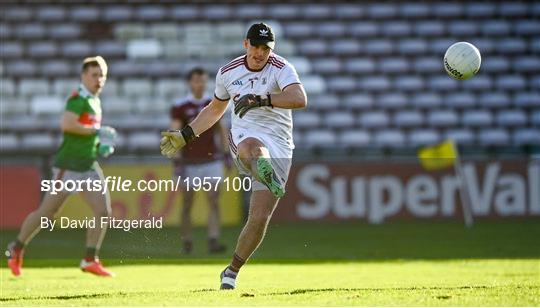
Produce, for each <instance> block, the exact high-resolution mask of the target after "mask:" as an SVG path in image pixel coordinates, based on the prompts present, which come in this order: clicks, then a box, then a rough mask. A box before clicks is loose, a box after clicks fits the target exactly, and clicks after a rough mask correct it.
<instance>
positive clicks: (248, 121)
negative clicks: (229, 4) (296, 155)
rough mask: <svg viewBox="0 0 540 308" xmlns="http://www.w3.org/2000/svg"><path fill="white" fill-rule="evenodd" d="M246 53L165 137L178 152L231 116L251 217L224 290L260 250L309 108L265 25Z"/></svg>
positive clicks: (255, 29)
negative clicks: (248, 183) (298, 118)
mask: <svg viewBox="0 0 540 308" xmlns="http://www.w3.org/2000/svg"><path fill="white" fill-rule="evenodd" d="M243 44H244V48H245V49H246V54H245V55H243V56H240V57H238V58H236V59H234V60H233V61H231V62H229V63H228V64H226V65H225V66H223V67H221V68H220V70H219V72H218V74H217V76H216V89H215V92H214V98H213V99H212V102H211V103H210V104H209V105H208V106H207V107H206V108H204V109H203V110H202V111H201V112H200V113H199V115H198V116H197V117H196V118H195V120H193V121H192V122H190V123H189V125H187V126H185V127H184V128H183V129H182V130H178V131H168V132H163V133H162V136H163V138H162V140H161V152H162V154H163V155H166V156H169V157H172V156H173V155H175V153H176V152H177V151H178V150H179V149H180V148H182V147H183V146H185V145H186V143H189V142H190V141H192V140H193V139H195V138H197V136H199V135H200V134H201V133H202V132H204V131H206V130H207V129H208V128H210V127H211V126H212V125H214V123H216V122H217V121H218V120H219V119H220V118H221V117H222V115H223V114H224V113H225V110H226V108H227V104H228V102H231V101H232V102H233V103H234V112H232V113H231V123H232V128H231V131H230V135H229V139H230V149H231V153H232V156H233V159H234V161H235V163H236V165H237V167H238V169H239V171H240V172H241V173H245V174H248V175H251V176H252V179H253V185H252V194H251V200H250V207H249V215H248V220H247V222H246V225H245V226H244V229H243V230H242V232H241V233H240V236H239V238H238V242H237V246H236V250H235V253H234V255H233V258H232V261H231V263H230V265H229V266H227V268H225V270H223V272H222V273H221V277H220V278H221V289H234V288H235V287H236V278H237V275H238V272H239V270H240V268H241V267H242V266H243V265H244V263H245V262H246V261H247V260H248V259H249V257H250V256H251V255H252V254H253V252H254V251H255V250H256V249H257V247H258V246H259V244H260V243H261V241H262V239H263V238H264V234H265V232H266V228H267V225H268V222H269V221H270V218H271V216H272V213H273V211H274V209H275V207H276V205H277V203H278V200H279V198H281V197H282V196H283V195H284V194H285V183H286V182H287V177H288V175H289V170H290V166H291V159H292V152H293V149H294V142H293V138H292V128H293V124H292V109H298V108H304V107H306V105H307V98H306V94H305V91H304V88H303V86H302V84H301V83H300V79H299V77H298V74H297V73H296V70H295V69H294V67H293V66H292V65H291V64H290V63H289V62H288V61H287V60H285V59H284V58H283V57H281V56H279V55H277V54H275V53H273V49H274V45H275V38H274V33H273V31H272V29H271V28H270V27H269V26H268V25H266V24H264V23H259V24H254V25H252V26H251V27H250V28H249V30H248V32H247V36H246V39H245V40H244V41H243Z"/></svg>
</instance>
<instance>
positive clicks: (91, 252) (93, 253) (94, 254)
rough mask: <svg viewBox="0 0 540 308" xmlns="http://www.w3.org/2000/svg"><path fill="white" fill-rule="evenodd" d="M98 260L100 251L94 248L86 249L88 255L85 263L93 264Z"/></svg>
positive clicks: (85, 257)
mask: <svg viewBox="0 0 540 308" xmlns="http://www.w3.org/2000/svg"><path fill="white" fill-rule="evenodd" d="M97 258H98V250H97V248H94V247H86V255H85V256H84V261H86V262H92V261H95V260H96V259H97Z"/></svg>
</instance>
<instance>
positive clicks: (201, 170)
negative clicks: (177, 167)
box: [175, 159, 224, 187]
mask: <svg viewBox="0 0 540 308" xmlns="http://www.w3.org/2000/svg"><path fill="white" fill-rule="evenodd" d="M223 168H224V164H223V161H222V160H220V159H218V160H215V161H212V162H208V163H201V164H186V165H184V166H182V174H175V177H178V176H181V177H182V178H181V179H180V181H181V182H182V183H184V185H185V184H186V183H185V182H184V179H187V178H189V181H190V187H194V184H193V180H194V179H195V178H198V179H197V180H196V181H198V182H199V183H200V181H203V180H204V178H206V182H209V183H212V187H213V186H214V185H216V184H217V183H218V182H219V181H223V177H224V172H223Z"/></svg>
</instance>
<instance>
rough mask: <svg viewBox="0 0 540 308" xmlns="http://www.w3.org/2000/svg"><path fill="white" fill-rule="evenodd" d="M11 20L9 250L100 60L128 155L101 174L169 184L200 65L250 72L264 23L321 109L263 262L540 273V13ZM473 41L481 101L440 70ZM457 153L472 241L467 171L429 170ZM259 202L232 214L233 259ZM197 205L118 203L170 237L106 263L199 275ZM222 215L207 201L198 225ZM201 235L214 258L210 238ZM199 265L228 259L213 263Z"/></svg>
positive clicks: (99, 15)
mask: <svg viewBox="0 0 540 308" xmlns="http://www.w3.org/2000/svg"><path fill="white" fill-rule="evenodd" d="M0 11H1V12H2V13H1V16H2V20H1V22H0V39H1V45H0V54H1V62H0V72H1V76H2V77H1V87H0V89H1V93H0V94H1V114H0V116H1V117H0V120H1V125H0V145H1V150H0V155H1V160H2V168H1V184H0V186H1V187H0V194H1V196H0V197H1V199H0V201H1V218H0V221H1V225H0V227H1V228H2V236H1V238H2V247H3V246H4V245H5V243H6V241H7V240H11V238H12V236H13V235H14V230H15V229H16V228H18V226H19V225H20V222H21V221H22V219H24V217H25V215H26V214H27V213H29V212H30V211H31V210H32V209H34V208H35V207H36V206H38V203H39V200H40V192H39V181H40V179H41V178H48V177H49V176H50V164H51V162H52V154H53V153H54V151H55V149H56V147H57V146H58V145H59V143H60V142H61V134H60V131H59V120H60V115H61V112H62V110H63V107H64V103H65V98H66V97H67V96H68V95H69V94H70V93H71V92H72V91H73V90H74V89H76V87H77V85H78V76H79V73H80V62H81V60H82V59H83V58H84V57H86V56H90V55H101V56H103V57H104V58H105V59H106V60H107V62H108V64H109V73H108V81H107V84H106V85H105V89H104V91H103V93H102V95H101V98H102V107H103V111H104V124H107V125H111V126H113V127H115V128H116V129H117V130H118V132H119V135H120V138H119V140H118V143H117V152H116V153H115V154H114V155H113V156H112V157H111V158H109V159H108V160H104V161H102V164H103V166H104V167H105V172H106V173H109V174H111V175H116V176H123V177H125V178H133V179H141V178H146V179H150V178H166V179H168V178H170V175H171V171H172V170H171V166H170V163H169V162H168V161H167V160H166V159H165V158H163V157H161V156H160V155H159V138H160V137H159V131H160V130H162V129H164V128H167V127H168V124H169V116H168V109H169V107H170V106H171V104H172V103H173V102H174V101H175V99H177V98H179V97H181V96H183V95H185V94H186V91H187V89H186V86H185V83H184V75H185V73H186V72H187V71H188V70H189V69H190V68H192V67H194V66H199V65H200V66H203V67H205V68H206V69H208V70H209V71H210V75H211V76H214V74H215V72H216V71H217V69H218V68H219V67H220V66H221V65H223V64H224V63H226V62H227V61H228V60H230V59H231V58H233V57H235V56H237V55H239V54H241V53H242V52H243V49H242V46H241V40H242V39H243V37H244V35H245V31H246V29H247V26H248V25H249V24H250V23H252V22H254V21H261V20H262V21H265V22H268V23H269V24H270V25H272V26H273V28H274V30H275V31H276V33H277V44H276V46H277V47H276V52H277V53H278V54H280V55H282V56H284V57H286V58H287V59H289V60H290V62H292V63H293V64H294V65H295V67H296V69H297V71H298V73H299V75H300V78H301V80H302V82H303V84H304V86H305V88H306V91H307V93H308V108H307V109H305V110H298V111H295V112H294V113H293V114H294V138H295V143H296V150H295V157H294V162H293V169H292V171H291V178H290V180H289V183H288V187H287V190H288V191H289V194H288V195H287V196H286V197H285V198H284V199H283V200H282V201H281V203H280V206H279V208H278V210H277V212H276V215H275V217H274V218H273V223H272V228H271V230H270V234H269V237H268V239H267V242H265V243H264V244H263V246H262V247H261V250H260V251H259V252H257V254H256V255H255V259H260V260H266V259H270V260H272V259H280V258H284V259H295V260H300V259H313V258H314V259H319V261H321V260H323V262H325V261H324V260H331V259H332V260H335V259H345V260H351V259H360V260H362V259H370V260H372V259H402V258H405V259H408V258H425V259H467V258H471V259H476V258H488V259H490V258H495V259H497V258H507V259H508V258H509V259H512V258H533V259H538V257H539V256H540V252H539V251H538V249H535V248H534V247H537V248H538V247H540V245H539V243H538V238H537V236H535V235H534V234H538V231H539V230H538V219H539V216H540V197H539V194H540V189H539V188H540V167H539V163H538V153H539V149H540V58H539V57H538V54H539V53H540V21H539V17H540V4H539V3H536V2H533V1H475V2H470V1H417V2H415V1H382V2H380V1H359V2H349V1H333V2H304V1H272V2H265V1H234V2H228V3H225V2H199V1H190V2H186V1H183V2H175V1H162V2H159V3H157V2H155V1H125V2H124V1H2V3H1V4H0ZM456 41H468V42H471V43H473V44H474V45H476V46H477V47H478V49H479V50H480V52H481V54H482V56H483V59H482V67H481V69H480V72H479V73H478V75H477V76H475V77H473V78H472V79H470V80H467V81H456V80H453V79H451V78H450V77H449V76H448V75H446V73H445V72H444V69H443V66H442V58H443V55H444V52H445V50H446V49H447V48H448V47H449V46H450V45H451V44H452V43H454V42H456ZM210 79H212V77H211V78H210ZM212 91H213V81H211V82H210V84H209V85H208V92H209V94H210V95H211V93H212ZM224 119H226V120H227V119H228V116H227V115H226V116H225V117H224ZM446 139H452V140H455V142H456V143H457V144H458V145H459V149H460V154H461V157H462V160H463V163H464V170H465V174H466V184H467V187H468V188H469V189H471V198H473V203H472V206H473V213H474V216H475V220H476V221H477V225H476V226H475V227H473V228H472V229H471V230H467V229H466V228H465V227H464V226H463V221H462V220H463V218H462V213H461V206H460V201H459V197H458V195H457V192H456V185H457V184H456V179H455V177H454V170H453V169H452V168H450V169H445V170H442V171H436V172H427V171H425V170H423V169H422V168H421V167H420V165H419V164H418V161H417V157H416V151H417V149H418V148H419V147H421V146H425V145H433V144H436V143H438V142H441V141H443V140H446ZM231 175H235V173H234V172H233V173H232V174H231ZM172 198H176V199H172ZM244 198H245V196H242V195H241V194H239V193H230V194H226V195H224V196H223V202H222V204H221V206H222V212H223V213H224V214H223V217H222V218H223V223H224V225H226V226H227V227H226V228H225V229H224V238H225V240H226V241H227V243H228V244H229V246H233V245H234V240H235V238H236V235H237V234H238V231H239V228H240V226H241V223H242V219H243V216H244V215H243V209H245V202H244ZM180 200H181V198H179V196H178V195H176V196H172V195H170V194H166V193H152V194H145V193H124V194H113V211H114V214H115V215H116V216H118V217H129V218H139V217H148V216H149V215H156V216H159V215H163V216H165V217H166V220H165V221H166V225H167V226H168V227H169V228H167V229H166V230H163V231H148V232H147V233H144V232H143V233H144V234H137V233H136V232H135V233H130V234H127V233H125V232H122V231H120V232H109V234H108V235H107V238H106V240H105V243H104V248H103V254H104V256H105V257H107V256H109V257H114V258H117V259H122V258H123V259H126V258H127V259H129V258H141V259H145V260H146V259H149V258H150V257H152V258H156V257H157V258H159V257H164V258H181V256H179V254H178V251H179V247H180V242H179V235H178V234H179V230H178V221H179V219H178V215H179V214H178V212H179V207H180ZM68 203H69V204H68V205H67V206H66V207H65V209H64V212H63V213H65V214H69V215H72V216H73V217H84V216H85V215H88V213H89V212H86V207H85V206H82V205H81V204H82V203H81V201H80V200H79V199H77V198H72V199H71V200H70V201H69V202H68ZM205 211H206V207H205V205H204V202H203V201H201V200H199V201H198V203H197V206H196V210H195V213H194V218H195V220H196V223H197V224H198V225H201V226H202V225H204V224H205V218H206V214H205V213H206V212H205ZM300 221H302V222H303V223H299V222H300ZM306 221H307V222H306ZM380 223H384V224H383V225H382V226H370V224H380ZM197 234H198V235H197V236H198V237H199V238H200V239H201V240H202V239H203V238H204V231H203V230H202V229H201V230H198V233H197ZM82 238H83V234H82V233H76V234H75V235H73V233H68V232H52V233H50V234H49V233H48V232H47V234H40V235H39V236H38V238H37V239H36V241H34V242H35V243H34V242H33V243H32V244H31V246H32V245H35V247H36V249H33V250H30V251H29V252H28V256H29V257H30V258H32V257H35V258H42V257H43V258H49V259H55V258H68V257H74V258H77V257H78V256H79V253H80V251H82V247H80V248H78V249H74V248H73V247H76V246H75V245H77V244H71V243H72V242H75V239H78V240H79V242H80V241H81V240H82ZM336 238H339V239H340V240H339V241H335V239H336ZM60 240H61V241H62V243H60V242H59V241H60ZM40 241H41V244H40ZM447 241H448V242H447ZM141 242H142V243H144V244H141ZM81 243H82V242H81ZM308 243H309V244H308ZM351 243H359V245H358V246H356V245H352V244H351ZM289 245H290V246H289ZM79 246H80V245H79ZM296 246H298V247H300V248H298V247H296ZM50 247H54V248H55V250H51V249H50ZM289 247H296V248H291V249H289ZM59 255H61V256H59ZM227 256H228V255H224V256H218V258H224V257H227ZM195 257H204V258H211V256H208V255H206V253H205V252H203V250H197V251H196V253H195ZM120 263H122V262H120ZM33 264H34V266H40V263H39V262H37V263H33ZM30 266H32V265H30ZM533 266H534V265H533ZM530 269H531V268H530V267H529V268H528V270H529V271H530ZM537 270H538V269H537V268H536V271H537ZM533 274H534V273H533ZM530 303H531V302H529V304H530ZM476 304H477V305H478V304H483V303H476Z"/></svg>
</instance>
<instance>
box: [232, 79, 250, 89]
mask: <svg viewBox="0 0 540 308" xmlns="http://www.w3.org/2000/svg"><path fill="white" fill-rule="evenodd" d="M250 81H251V79H250ZM232 84H233V86H241V85H242V80H235V81H233V83H232ZM251 87H252V88H253V85H252V86H251Z"/></svg>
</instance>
